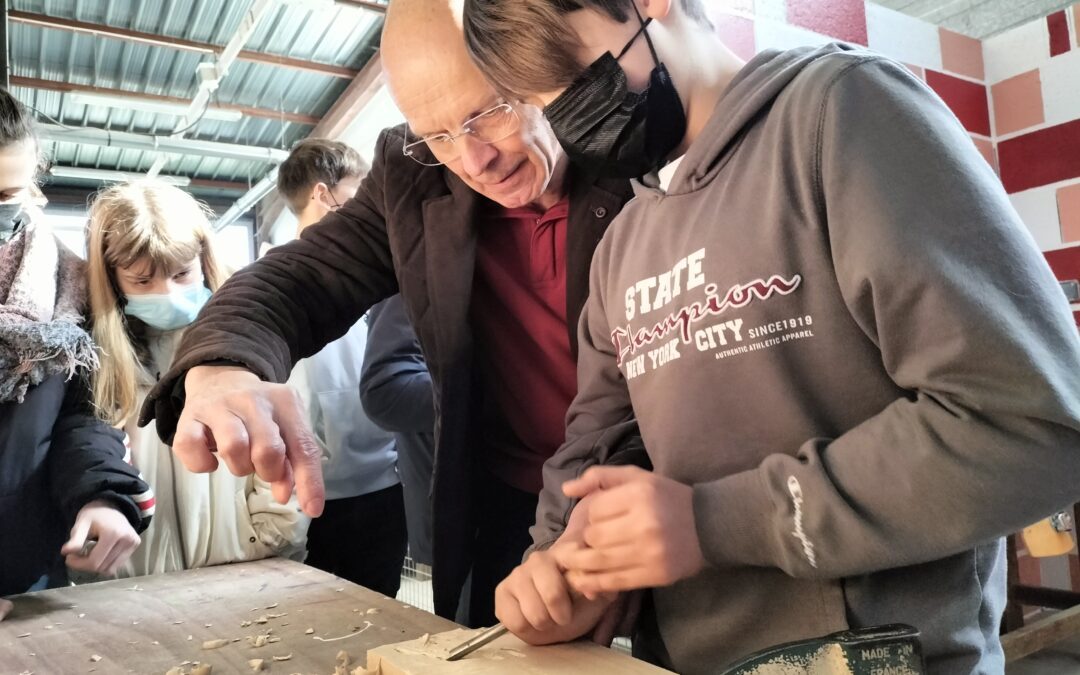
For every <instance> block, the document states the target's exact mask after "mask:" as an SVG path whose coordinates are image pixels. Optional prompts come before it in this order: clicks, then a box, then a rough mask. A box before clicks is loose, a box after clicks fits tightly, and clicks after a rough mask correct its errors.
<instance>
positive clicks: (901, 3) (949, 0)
mask: <svg viewBox="0 0 1080 675" xmlns="http://www.w3.org/2000/svg"><path fill="white" fill-rule="evenodd" d="M1075 1H1076V0H1020V1H1019V2H1018V1H1017V0H872V2H874V3H875V4H878V5H882V6H884V7H888V8H890V9H895V10H896V11H898V12H903V13H904V14H909V15H911V16H914V17H915V18H917V19H922V20H924V21H929V22H930V23H933V24H936V25H938V26H944V27H945V28H948V29H949V30H953V31H956V32H957V33H963V34H964V35H970V36H971V37H975V38H979V39H984V38H988V37H991V36H993V35H997V34H998V33H1003V32H1005V31H1007V30H1009V29H1010V28H1015V27H1017V26H1022V25H1024V24H1026V23H1028V22H1030V21H1035V20H1036V19H1041V18H1043V17H1044V16H1047V15H1049V14H1052V13H1054V12H1056V11H1058V10H1060V9H1064V8H1066V7H1068V6H1070V5H1072V4H1073V3H1074V2H1075Z"/></svg>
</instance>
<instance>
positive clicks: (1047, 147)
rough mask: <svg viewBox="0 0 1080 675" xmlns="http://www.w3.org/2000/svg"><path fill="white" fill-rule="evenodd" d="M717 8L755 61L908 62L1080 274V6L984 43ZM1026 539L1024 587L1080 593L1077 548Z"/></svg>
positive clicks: (811, 10)
mask: <svg viewBox="0 0 1080 675" xmlns="http://www.w3.org/2000/svg"><path fill="white" fill-rule="evenodd" d="M706 2H707V5H708V6H709V7H710V9H711V11H712V12H714V13H715V16H714V17H713V18H714V23H715V24H716V26H717V29H718V30H719V32H720V34H721V36H722V37H723V38H724V40H725V42H726V43H727V45H728V46H729V47H730V48H731V49H732V50H733V51H734V52H735V53H736V54H738V55H739V56H741V57H742V58H744V59H749V58H750V57H752V56H753V55H754V54H756V53H757V52H759V51H761V50H763V49H768V48H777V49H787V48H791V47H797V46H802V45H818V44H824V43H826V42H831V41H835V40H843V41H846V42H851V43H855V44H860V45H863V46H866V47H869V48H870V49H873V50H874V51H877V52H880V53H882V54H885V55H886V56H890V57H892V58H894V59H896V60H898V61H900V62H902V63H904V64H905V65H907V66H908V67H909V68H910V69H911V70H912V72H914V73H915V74H916V75H918V76H919V77H920V78H921V79H923V80H924V81H925V82H926V83H927V84H928V85H929V86H930V87H931V88H932V89H933V90H934V91H935V92H937V93H938V95H939V96H941V98H942V99H943V100H944V101H945V102H946V103H947V104H948V105H949V107H950V108H951V109H952V111H953V113H955V114H956V116H957V118H958V119H959V120H960V121H961V122H962V123H963V125H964V127H965V128H966V129H967V131H968V133H969V134H970V135H971V138H972V140H973V141H974V143H975V145H976V146H977V147H978V149H979V151H980V152H981V153H982V154H983V156H984V157H985V158H986V160H987V161H988V162H989V163H990V164H991V165H992V166H993V167H994V168H995V169H996V170H997V171H998V174H999V175H1000V176H1001V179H1002V183H1003V185H1004V186H1005V189H1006V191H1007V192H1008V193H1009V196H1010V198H1011V200H1012V202H1013V205H1014V206H1015V207H1016V209H1017V212H1018V213H1019V214H1020V216H1021V218H1022V220H1023V221H1024V223H1025V225H1027V227H1028V229H1029V230H1030V232H1031V234H1032V235H1033V236H1034V238H1035V241H1036V242H1037V243H1038V245H1039V247H1040V248H1041V249H1042V250H1043V252H1044V253H1045V255H1046V258H1047V260H1048V261H1049V262H1050V266H1051V267H1052V268H1053V269H1054V272H1055V274H1056V275H1057V276H1058V278H1059V279H1061V280H1062V281H1066V280H1070V279H1080V2H1078V3H1077V4H1074V5H1073V6H1072V7H1070V8H1068V9H1066V10H1062V11H1059V12H1055V13H1054V14H1051V15H1050V16H1048V17H1045V18H1043V19H1039V20H1037V21H1033V22H1031V23H1029V24H1026V25H1023V26H1020V27H1018V28H1015V29H1013V30H1011V31H1008V32H1006V33H1004V34H1001V35H998V36H995V37H992V38H989V39H987V40H985V41H980V40H976V39H974V38H969V37H966V36H964V35H960V34H958V33H954V32H952V31H948V30H945V29H943V28H939V27H937V26H934V25H932V24H930V23H927V22H925V21H921V20H919V19H915V18H912V17H909V16H907V15H905V14H901V13H899V12H895V11H893V10H890V9H886V8H884V7H881V6H879V5H876V4H873V3H870V2H864V1H863V0H706ZM1073 311H1074V315H1075V316H1076V318H1077V324H1078V325H1080V304H1078V305H1074V306H1073ZM1017 539H1018V541H1017V544H1018V548H1019V563H1020V564H1019V568H1020V576H1021V581H1022V582H1023V583H1026V584H1032V585H1043V586H1048V587H1053V588H1061V589H1072V590H1078V591H1080V559H1078V558H1077V555H1076V553H1075V552H1073V553H1072V554H1070V555H1068V556H1059V557H1056V558H1041V559H1037V558H1031V557H1029V556H1028V555H1027V551H1026V550H1025V549H1024V547H1023V542H1022V541H1021V540H1020V538H1019V537H1018V538H1017Z"/></svg>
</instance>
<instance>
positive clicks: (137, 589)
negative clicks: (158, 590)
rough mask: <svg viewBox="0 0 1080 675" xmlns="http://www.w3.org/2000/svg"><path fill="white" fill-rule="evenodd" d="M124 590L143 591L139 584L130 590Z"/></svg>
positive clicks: (129, 589) (126, 589) (128, 589)
mask: <svg viewBox="0 0 1080 675" xmlns="http://www.w3.org/2000/svg"><path fill="white" fill-rule="evenodd" d="M124 590H125V591H141V590H144V589H143V587H142V586H140V585H139V584H135V585H134V586H132V587H131V588H125V589H124Z"/></svg>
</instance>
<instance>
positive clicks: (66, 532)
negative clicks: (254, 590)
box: [0, 89, 153, 618]
mask: <svg viewBox="0 0 1080 675" xmlns="http://www.w3.org/2000/svg"><path fill="white" fill-rule="evenodd" d="M40 165H41V150H40V146H39V144H38V141H37V138H36V137H35V135H34V130H33V125H32V120H31V119H30V117H29V114H28V113H27V112H26V110H25V109H24V108H23V107H22V105H20V104H19V102H18V101H16V100H15V99H14V98H13V97H12V96H11V94H9V93H8V92H7V91H4V90H2V89H0V596H4V595H12V594H16V593H24V592H26V591H33V590H41V589H44V588H52V587H55V586H62V585H64V584H66V583H67V569H66V568H65V563H66V566H67V567H68V568H71V569H72V570H79V571H84V572H91V573H97V574H102V575H106V576H109V575H112V574H114V573H115V572H116V570H117V569H118V568H119V567H120V566H121V565H123V564H124V563H125V562H126V561H127V559H128V557H129V556H131V554H132V552H133V551H134V550H135V548H136V547H137V546H138V545H139V535H138V532H140V531H142V530H143V529H144V528H145V527H146V525H147V524H148V522H149V519H150V514H151V512H152V506H153V499H152V495H151V494H150V490H149V487H147V485H146V483H144V482H143V481H142V480H141V479H140V478H139V476H138V473H137V472H136V471H135V469H133V468H132V467H131V466H130V465H128V464H127V463H125V462H124V437H123V434H122V433H121V432H119V431H117V430H116V429H113V428H112V427H110V426H109V425H107V424H106V423H105V422H103V421H101V420H100V419H99V418H98V416H97V415H96V413H95V409H94V405H93V402H92V395H91V391H90V373H91V371H92V370H93V369H94V368H95V367H96V365H97V362H98V354H97V351H96V349H95V347H94V344H93V341H92V340H91V338H90V335H89V334H88V333H87V330H86V311H87V286H86V268H85V264H84V263H83V262H82V261H81V260H80V259H79V258H78V256H76V255H75V254H74V253H72V252H71V251H69V250H68V249H67V248H65V247H64V245H63V244H61V243H60V241H59V240H58V239H57V238H56V237H55V235H53V233H52V232H51V231H50V230H49V229H48V227H46V225H45V223H44V222H43V217H42V213H41V211H40V209H39V208H38V204H37V203H35V202H39V201H40V192H38V191H37V187H36V185H35V179H36V177H37V174H38V170H39V167H40ZM90 542H94V543H93V545H92V546H88V543H90ZM10 609H11V605H10V603H9V602H8V601H4V600H0V618H3V616H4V615H5V614H7V612H8V611H9V610H10Z"/></svg>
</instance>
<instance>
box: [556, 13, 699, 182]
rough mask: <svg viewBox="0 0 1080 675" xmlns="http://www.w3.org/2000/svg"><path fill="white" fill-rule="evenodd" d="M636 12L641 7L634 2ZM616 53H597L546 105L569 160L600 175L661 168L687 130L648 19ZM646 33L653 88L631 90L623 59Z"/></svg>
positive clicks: (628, 174) (625, 175)
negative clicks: (569, 83) (616, 54)
mask: <svg viewBox="0 0 1080 675" xmlns="http://www.w3.org/2000/svg"><path fill="white" fill-rule="evenodd" d="M634 11H635V12H637V7H636V6H635V7H634ZM638 21H640V22H641V30H639V31H638V32H637V33H636V34H635V35H634V37H632V38H631V39H630V42H628V43H627V44H626V46H625V47H624V48H623V50H622V52H621V53H620V54H619V55H618V56H613V55H612V54H611V52H608V53H606V54H604V55H603V56H601V57H600V58H599V59H597V60H596V61H595V62H594V63H593V64H592V65H591V66H589V67H588V69H586V70H585V72H584V73H582V74H581V75H580V76H579V77H578V78H577V80H575V81H574V83H573V84H572V85H570V87H569V88H568V89H567V90H566V91H564V92H563V93H562V94H561V95H560V96H559V97H558V98H557V99H555V100H554V101H552V102H551V104H550V105H548V106H547V107H546V108H544V116H545V117H546V118H547V120H548V122H549V123H550V124H551V128H552V130H553V131H554V132H555V136H556V138H558V139H559V143H561V144H562V146H563V149H564V150H566V154H567V155H568V156H569V157H570V161H571V162H573V163H575V164H577V165H578V166H580V167H582V168H584V169H585V170H586V171H589V172H590V173H593V174H596V175H598V176H607V177H611V178H638V177H641V176H644V175H645V174H647V173H649V172H651V171H653V170H656V169H659V168H661V167H662V166H663V164H664V162H665V160H666V159H667V158H668V156H669V155H670V154H671V153H672V151H673V150H675V148H676V147H678V145H679V143H680V142H682V140H683V138H684V137H685V136H686V111H684V110H683V105H682V100H680V99H679V92H677V91H676V90H675V85H674V83H672V81H671V76H670V75H669V74H668V71H667V68H665V67H664V64H662V63H660V59H659V57H657V55H656V48H655V47H653V43H652V39H651V38H649V33H648V31H647V30H646V27H647V26H648V25H649V23H651V22H652V19H649V20H648V21H644V20H642V18H641V13H640V12H638ZM642 34H644V35H645V40H646V42H648V43H649V51H651V52H652V56H653V61H654V62H655V63H656V68H654V69H653V71H652V74H651V75H650V77H649V88H648V89H646V90H645V91H643V92H641V93H640V94H637V93H634V92H632V91H630V90H629V87H628V85H627V81H626V73H625V72H623V69H622V67H621V66H620V65H619V60H620V59H621V58H622V57H623V56H624V55H625V54H626V52H627V51H628V50H629V49H630V47H631V46H632V45H633V44H634V42H635V41H636V40H637V39H638V36H640V35H642Z"/></svg>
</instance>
